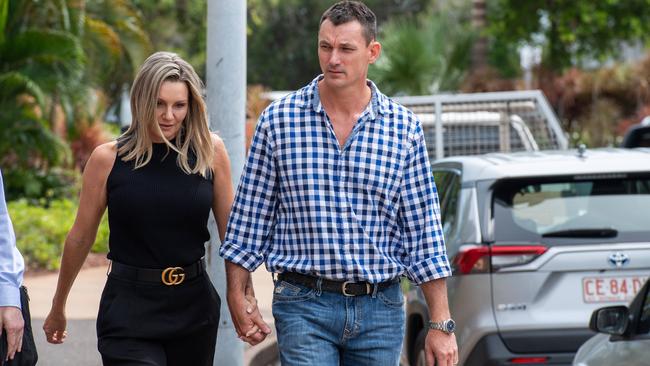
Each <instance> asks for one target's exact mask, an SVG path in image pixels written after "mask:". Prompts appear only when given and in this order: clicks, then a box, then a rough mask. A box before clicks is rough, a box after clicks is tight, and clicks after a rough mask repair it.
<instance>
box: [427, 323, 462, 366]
mask: <svg viewBox="0 0 650 366" xmlns="http://www.w3.org/2000/svg"><path fill="white" fill-rule="evenodd" d="M424 353H425V355H426V360H427V366H434V365H435V366H452V365H456V364H458V346H457V345H456V336H455V335H454V334H453V333H452V334H446V333H443V332H441V331H439V330H430V331H429V333H428V334H427V338H426V340H425V341H424Z"/></svg>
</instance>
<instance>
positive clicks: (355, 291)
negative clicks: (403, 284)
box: [278, 272, 399, 296]
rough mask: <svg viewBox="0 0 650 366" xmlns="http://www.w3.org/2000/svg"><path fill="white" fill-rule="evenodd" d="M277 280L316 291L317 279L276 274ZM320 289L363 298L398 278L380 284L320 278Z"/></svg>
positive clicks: (291, 273)
mask: <svg viewBox="0 0 650 366" xmlns="http://www.w3.org/2000/svg"><path fill="white" fill-rule="evenodd" d="M278 280H280V281H286V282H289V283H294V284H297V285H302V286H305V287H309V288H312V289H318V280H319V278H318V277H314V276H309V275H305V274H302V273H296V272H284V273H280V274H278ZM320 280H321V284H320V288H321V290H322V291H327V292H335V293H338V294H343V295H345V296H363V295H370V294H372V293H373V292H374V290H375V287H378V288H377V290H378V291H380V290H384V289H386V288H388V287H390V286H392V285H394V284H396V283H398V282H399V277H398V278H394V279H392V280H388V281H385V282H380V283H376V284H373V283H370V282H365V281H362V282H354V281H335V280H328V279H325V278H321V279H320Z"/></svg>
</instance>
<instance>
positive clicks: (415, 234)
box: [398, 122, 451, 284]
mask: <svg viewBox="0 0 650 366" xmlns="http://www.w3.org/2000/svg"><path fill="white" fill-rule="evenodd" d="M411 141H412V142H411V148H410V150H409V155H408V156H407V159H406V166H405V169H404V175H403V177H402V186H401V195H400V207H399V213H398V215H399V222H400V225H401V231H402V240H403V244H404V247H405V248H406V249H407V251H408V253H409V257H408V260H409V263H408V264H407V270H406V273H407V276H408V277H409V279H410V280H411V281H413V282H414V283H416V284H421V283H424V282H428V281H431V280H435V279H438V278H443V277H448V276H451V269H450V266H449V261H448V259H447V253H446V249H445V241H444V237H443V231H442V225H441V222H440V205H439V203H438V193H437V190H436V185H435V183H434V181H433V174H432V172H431V166H430V164H429V158H428V156H427V149H426V146H425V143H424V135H423V133H422V128H421V125H420V124H419V122H418V123H417V125H416V127H415V128H414V131H413V135H412V139H411Z"/></svg>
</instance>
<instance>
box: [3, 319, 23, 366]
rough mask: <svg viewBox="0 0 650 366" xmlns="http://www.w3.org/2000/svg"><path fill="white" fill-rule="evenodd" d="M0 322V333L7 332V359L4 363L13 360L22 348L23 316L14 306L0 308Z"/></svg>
mask: <svg viewBox="0 0 650 366" xmlns="http://www.w3.org/2000/svg"><path fill="white" fill-rule="evenodd" d="M0 322H1V323H0V332H7V358H6V359H5V360H4V361H7V360H13V359H14V356H15V355H16V352H20V351H22V347H23V329H24V327H25V321H24V320H23V314H22V313H21V311H20V309H19V308H17V307H15V306H0ZM0 334H1V333H0ZM0 364H4V362H0Z"/></svg>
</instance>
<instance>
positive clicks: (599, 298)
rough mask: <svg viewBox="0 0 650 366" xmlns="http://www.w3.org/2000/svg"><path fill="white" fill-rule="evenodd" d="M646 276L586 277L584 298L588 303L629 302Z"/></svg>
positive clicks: (584, 280) (641, 285)
mask: <svg viewBox="0 0 650 366" xmlns="http://www.w3.org/2000/svg"><path fill="white" fill-rule="evenodd" d="M646 280H647V278H646V277H637V276H630V277H584V278H583V279H582V298H583V299H584V301H585V302H586V303H597V302H629V301H630V300H632V298H634V295H636V293H637V292H639V290H641V287H643V284H644V283H645V281H646Z"/></svg>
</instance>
